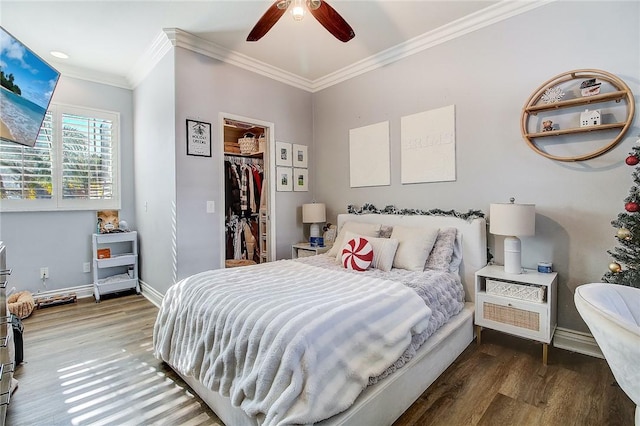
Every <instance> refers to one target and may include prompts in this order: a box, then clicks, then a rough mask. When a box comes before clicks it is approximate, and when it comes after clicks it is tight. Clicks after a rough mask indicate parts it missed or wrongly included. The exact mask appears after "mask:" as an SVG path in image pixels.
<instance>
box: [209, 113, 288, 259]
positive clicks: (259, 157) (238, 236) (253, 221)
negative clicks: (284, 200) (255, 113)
mask: <svg viewBox="0 0 640 426" xmlns="http://www.w3.org/2000/svg"><path fill="white" fill-rule="evenodd" d="M219 128H220V133H221V135H220V140H222V141H223V144H222V150H223V153H222V154H223V155H221V156H220V157H221V158H223V165H222V167H221V169H222V171H223V176H224V178H223V182H224V191H223V193H224V203H223V205H224V214H223V215H220V216H221V220H222V222H223V223H222V227H223V228H222V229H224V230H225V238H224V240H223V247H222V250H221V253H223V254H224V258H223V261H222V265H221V267H223V268H224V267H238V266H245V265H253V264H255V263H264V262H270V261H271V260H274V259H275V247H276V238H275V235H276V233H275V229H276V226H275V182H274V181H273V179H272V177H273V176H275V169H274V168H273V164H274V162H273V161H272V159H273V158H274V157H273V155H274V154H273V153H272V151H273V147H274V146H275V143H274V124H273V123H269V122H265V121H261V120H257V119H253V118H248V117H242V116H238V115H234V114H228V113H221V114H220V127H219Z"/></svg>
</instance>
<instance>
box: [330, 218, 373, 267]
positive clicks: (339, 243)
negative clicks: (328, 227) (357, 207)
mask: <svg viewBox="0 0 640 426" xmlns="http://www.w3.org/2000/svg"><path fill="white" fill-rule="evenodd" d="M380 226H381V225H380V224H379V223H362V222H345V224H344V225H342V229H340V232H338V236H337V237H336V239H335V241H334V242H333V246H331V249H330V250H329V251H328V252H327V255H329V256H334V257H335V258H336V259H337V260H338V261H340V257H341V255H342V253H341V252H342V247H343V246H344V245H345V244H346V242H347V241H349V240H345V239H344V233H345V232H347V231H351V232H354V233H356V234H359V235H362V236H365V237H377V236H378V235H380Z"/></svg>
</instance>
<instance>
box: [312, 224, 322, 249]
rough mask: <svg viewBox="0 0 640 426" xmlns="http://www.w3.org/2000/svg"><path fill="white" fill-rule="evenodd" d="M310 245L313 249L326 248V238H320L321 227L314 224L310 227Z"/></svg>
mask: <svg viewBox="0 0 640 426" xmlns="http://www.w3.org/2000/svg"><path fill="white" fill-rule="evenodd" d="M309 245H311V247H324V238H322V237H321V236H320V225H318V224H317V223H312V224H311V226H310V227H309Z"/></svg>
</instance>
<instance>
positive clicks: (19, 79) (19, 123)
mask: <svg viewBox="0 0 640 426" xmlns="http://www.w3.org/2000/svg"><path fill="white" fill-rule="evenodd" d="M58 78H60V73H59V72H58V71H56V70H55V69H54V68H53V67H51V66H50V65H49V64H47V63H46V62H45V61H44V60H42V59H41V58H40V57H39V56H38V55H36V54H35V53H33V52H32V51H31V50H30V49H29V48H28V47H26V46H25V45H24V44H22V43H21V42H20V41H18V40H17V39H16V38H15V37H13V36H12V35H11V34H9V33H8V32H7V31H6V30H5V29H4V28H2V27H0V79H1V83H2V84H1V85H2V89H1V90H0V140H3V141H9V142H15V143H19V144H22V145H27V146H31V147H32V146H33V145H35V143H36V139H37V137H38V132H40V126H41V125H42V120H43V119H44V116H45V114H46V112H47V108H49V102H51V97H52V96H53V91H54V90H55V88H56V84H57V83H58Z"/></svg>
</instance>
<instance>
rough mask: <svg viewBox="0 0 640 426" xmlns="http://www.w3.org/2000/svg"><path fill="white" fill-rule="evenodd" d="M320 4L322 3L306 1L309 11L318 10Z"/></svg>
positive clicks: (318, 0) (314, 0)
mask: <svg viewBox="0 0 640 426" xmlns="http://www.w3.org/2000/svg"><path fill="white" fill-rule="evenodd" d="M320 3H322V1H321V0H307V7H308V8H309V9H310V10H318V8H319V7H320Z"/></svg>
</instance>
